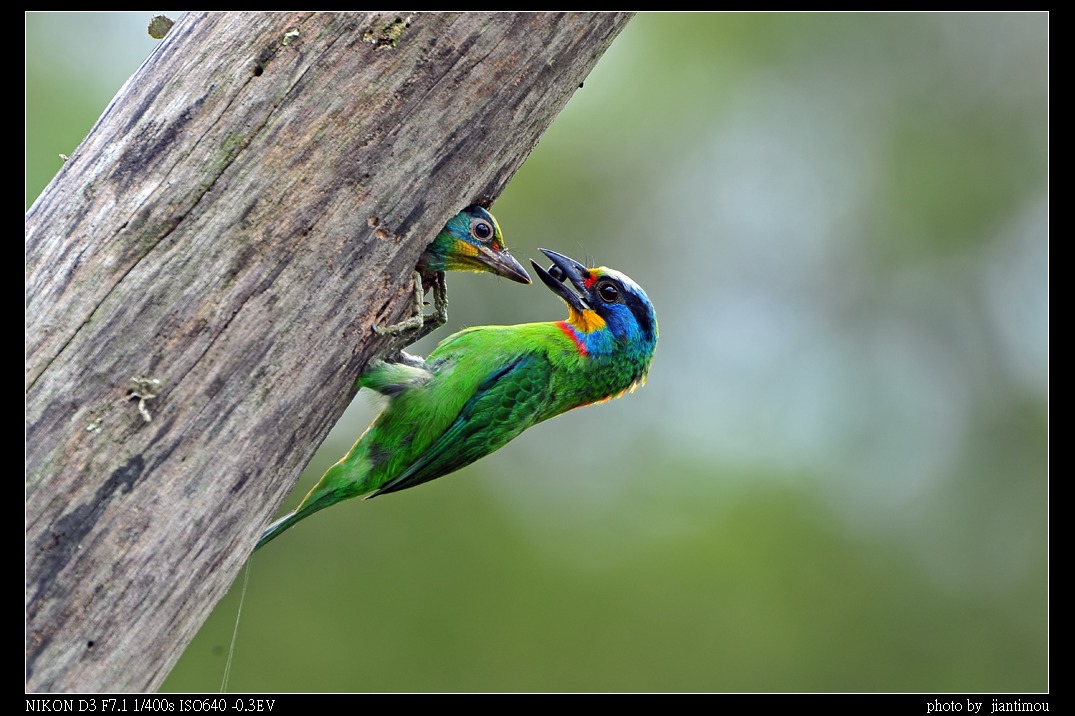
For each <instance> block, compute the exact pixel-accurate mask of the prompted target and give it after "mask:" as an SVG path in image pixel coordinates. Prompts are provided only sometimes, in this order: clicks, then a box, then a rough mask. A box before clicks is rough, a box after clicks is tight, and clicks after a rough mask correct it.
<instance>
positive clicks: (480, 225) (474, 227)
mask: <svg viewBox="0 0 1075 716" xmlns="http://www.w3.org/2000/svg"><path fill="white" fill-rule="evenodd" d="M470 233H471V234H473V235H474V238H475V239H478V240H479V241H488V240H489V238H490V237H491V236H492V235H493V227H492V226H489V224H488V223H486V222H484V221H481V220H478V221H475V222H474V223H473V224H471V225H470Z"/></svg>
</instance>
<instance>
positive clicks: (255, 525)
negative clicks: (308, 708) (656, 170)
mask: <svg viewBox="0 0 1075 716" xmlns="http://www.w3.org/2000/svg"><path fill="white" fill-rule="evenodd" d="M629 17H630V15H629V14H626V13H596V14H589V13H489V14H486V13H430V14H403V13H400V14H394V13H313V14H308V13H306V14H297V13H296V14H292V13H282V14H275V13H241V14H230V13H209V14H190V15H186V16H184V17H183V18H181V19H180V20H179V22H177V23H176V25H175V26H174V27H173V28H172V29H171V31H170V32H169V33H168V35H167V36H166V37H165V39H164V40H163V41H162V42H161V44H160V45H159V46H158V47H157V49H156V50H155V51H154V52H153V53H152V54H151V55H150V57H149V58H148V59H147V60H146V62H145V63H144V64H143V65H142V67H141V68H140V69H139V70H138V72H137V73H135V75H134V76H133V77H132V78H131V79H130V80H129V81H128V82H127V84H126V85H124V87H123V88H122V89H121V90H120V92H119V94H118V95H117V96H116V98H115V99H114V100H113V101H112V103H111V104H110V105H109V106H108V108H107V109H106V110H105V111H104V114H103V115H102V116H101V118H100V119H99V120H98V122H97V124H96V125H95V126H94V128H93V130H92V131H91V132H90V134H89V135H88V136H87V137H86V139H85V140H84V141H83V142H82V144H81V145H80V146H79V147H78V149H77V150H76V151H75V152H74V154H72V156H71V157H70V159H69V160H68V161H67V162H66V163H65V165H64V166H63V168H62V169H61V171H60V172H59V173H58V175H57V176H56V178H55V179H54V180H53V181H52V183H51V184H49V186H48V188H47V189H46V190H45V191H44V193H42V195H41V196H40V197H39V198H38V200H37V201H36V202H35V203H34V205H33V206H32V207H31V208H30V211H29V212H28V213H27V216H26V441H27V442H26V543H25V550H26V555H25V556H26V621H27V624H26V688H27V690H28V691H49V692H67V691H80V692H102V691H104V692H114V691H135V692H137V691H147V690H152V689H155V688H157V687H158V686H159V684H160V683H161V681H163V679H164V677H165V676H166V675H167V673H168V671H169V670H170V669H171V667H172V665H173V664H174V663H175V661H176V660H177V659H178V658H179V655H180V654H181V653H182V651H183V649H184V648H185V647H186V645H187V644H188V643H189V641H190V640H191V639H192V638H193V636H194V634H195V632H196V631H197V630H198V628H199V627H200V626H201V624H202V622H203V621H204V619H205V618H206V616H208V614H209V612H210V611H211V610H212V608H213V607H214V605H216V603H217V601H218V600H219V599H220V598H221V597H222V596H223V595H224V593H225V592H226V591H227V589H228V587H229V585H230V584H231V582H232V580H233V579H234V577H235V575H236V574H237V572H238V570H239V569H240V567H241V566H242V565H243V563H244V562H245V560H246V558H247V556H248V555H249V554H250V551H251V549H252V548H253V546H254V543H255V541H256V540H257V537H258V533H259V531H260V530H261V528H262V527H263V526H264V525H265V524H266V523H267V522H268V521H269V519H270V518H271V517H272V515H273V514H274V513H275V512H276V510H277V509H278V507H279V505H280V504H281V502H282V501H283V499H284V497H285V496H286V495H287V494H288V492H289V491H290V490H291V488H292V486H293V485H294V483H295V481H296V480H297V479H298V477H299V474H300V473H301V471H302V469H303V467H304V466H305V465H306V463H307V462H308V460H309V459H310V457H311V456H312V455H313V453H314V451H315V449H316V448H317V446H318V445H320V443H321V441H322V440H323V439H324V437H325V435H326V434H327V433H328V431H329V428H331V427H332V425H333V424H334V422H335V421H336V420H337V418H338V417H339V416H340V414H341V413H342V412H343V410H344V408H345V407H346V406H347V405H348V403H349V402H350V400H351V398H352V397H353V395H354V387H353V386H354V381H355V378H356V376H357V375H358V374H359V372H360V371H361V370H362V368H363V366H364V365H365V364H366V361H367V360H368V359H369V358H370V357H371V356H373V355H375V354H376V353H377V352H378V351H380V350H383V349H384V348H385V347H386V345H385V340H386V339H383V338H380V337H378V336H376V335H375V334H374V333H373V332H372V330H371V326H372V325H373V324H374V323H389V322H393V321H397V320H400V319H402V318H405V317H406V316H407V315H408V313H409V311H410V307H411V296H412V288H411V285H412V284H411V278H410V277H411V271H412V269H413V267H414V265H415V263H416V261H417V259H418V256H419V254H420V253H421V252H422V249H423V248H424V247H425V245H426V244H427V243H428V242H429V241H430V240H431V239H432V238H433V236H434V235H435V234H436V233H437V231H438V230H439V229H440V228H441V227H442V226H443V225H444V223H445V221H446V220H447V219H448V218H449V217H450V216H452V215H453V214H454V213H456V212H457V211H458V210H459V209H461V208H462V207H463V206H465V205H467V204H469V203H472V202H479V203H485V204H487V205H488V204H489V203H491V201H492V200H493V199H494V198H495V197H496V196H497V195H498V194H499V192H500V191H501V189H502V188H503V186H504V185H505V183H506V182H507V181H508V179H509V178H510V177H511V176H512V174H513V173H514V172H515V171H516V169H518V167H519V165H520V164H521V163H522V161H523V160H524V159H525V158H526V156H527V155H528V154H529V152H530V151H531V150H532V149H533V147H534V145H535V144H536V143H537V141H538V138H539V137H540V136H541V134H542V133H543V132H544V130H545V129H546V128H547V127H548V125H549V124H550V123H551V122H552V120H553V118H554V117H555V116H556V115H557V113H558V112H559V111H560V110H561V109H562V108H563V106H564V104H565V103H566V102H567V100H568V99H569V98H570V97H571V95H572V93H574V91H575V90H576V89H577V88H578V87H580V86H581V84H580V83H581V81H582V80H583V78H585V76H586V75H587V73H588V72H589V71H590V69H591V68H592V67H593V65H594V63H595V62H596V61H597V59H598V58H599V57H600V56H601V54H602V53H603V52H604V51H605V49H607V47H608V45H609V44H610V43H611V41H612V39H613V38H614V37H615V36H616V35H617V34H618V33H619V31H620V30H621V29H622V28H623V26H624V25H625V24H626V22H627V21H628V20H629Z"/></svg>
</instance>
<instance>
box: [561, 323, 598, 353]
mask: <svg viewBox="0 0 1075 716" xmlns="http://www.w3.org/2000/svg"><path fill="white" fill-rule="evenodd" d="M556 325H557V326H559V327H560V330H561V331H563V332H564V335H565V336H567V337H568V338H570V339H571V340H573V341H574V342H575V348H577V349H578V351H579V355H583V356H585V355H589V353H590V352H589V351H588V350H586V344H585V343H584V342H583V341H582V339H581V338H579V334H578V333H576V332H575V329H574V327H573V326H572V325H571V324H570V323H568V322H567V321H557V322H556Z"/></svg>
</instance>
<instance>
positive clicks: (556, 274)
mask: <svg viewBox="0 0 1075 716" xmlns="http://www.w3.org/2000/svg"><path fill="white" fill-rule="evenodd" d="M549 275H550V276H552V277H553V278H554V279H556V280H557V281H563V280H564V279H565V278H567V276H566V275H565V274H564V270H563V269H562V268H560V267H559V266H557V265H556V264H553V265H552V266H550V267H549Z"/></svg>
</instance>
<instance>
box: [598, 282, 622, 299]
mask: <svg viewBox="0 0 1075 716" xmlns="http://www.w3.org/2000/svg"><path fill="white" fill-rule="evenodd" d="M597 295H598V296H600V297H601V300H602V301H604V302H605V303H615V302H616V301H617V300H619V298H620V290H619V289H618V288H616V287H615V286H613V285H612V284H611V283H602V284H601V285H600V286H598V287H597Z"/></svg>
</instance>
